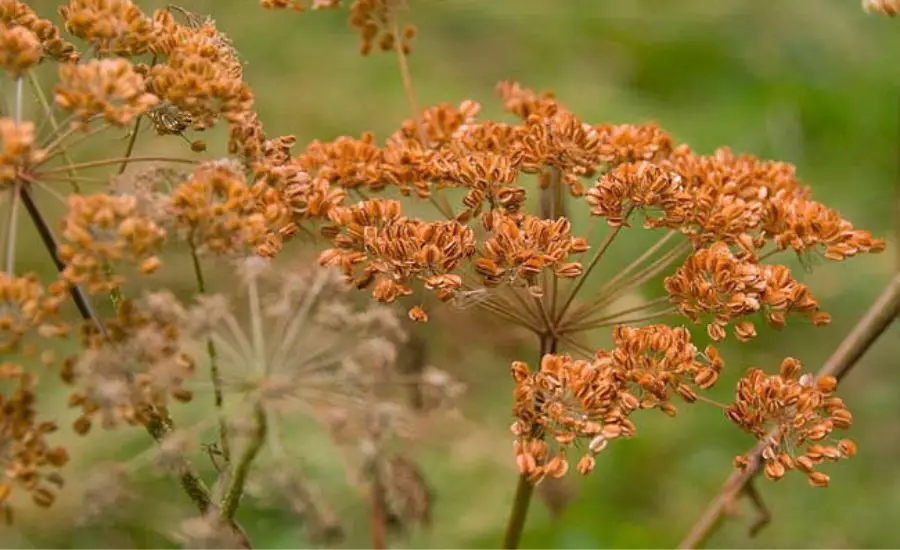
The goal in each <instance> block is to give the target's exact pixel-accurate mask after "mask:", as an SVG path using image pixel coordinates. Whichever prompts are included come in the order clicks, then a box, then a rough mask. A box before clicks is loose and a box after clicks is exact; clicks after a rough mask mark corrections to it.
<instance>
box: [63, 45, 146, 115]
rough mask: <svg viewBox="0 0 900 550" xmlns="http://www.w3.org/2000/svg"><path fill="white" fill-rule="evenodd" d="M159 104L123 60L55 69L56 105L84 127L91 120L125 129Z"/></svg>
mask: <svg viewBox="0 0 900 550" xmlns="http://www.w3.org/2000/svg"><path fill="white" fill-rule="evenodd" d="M158 101H159V100H158V99H157V97H156V96H154V95H153V94H151V93H148V92H147V91H146V83H145V82H144V78H143V77H142V76H141V75H140V74H138V73H137V72H135V70H134V67H133V66H132V65H131V63H129V62H128V61H126V60H124V59H101V60H92V61H89V62H87V63H79V64H74V63H71V64H65V65H60V67H59V85H58V86H57V88H56V103H57V104H58V105H59V106H60V107H62V108H63V109H65V110H67V111H72V112H73V114H74V115H75V117H76V120H77V121H78V122H80V123H81V124H82V125H84V126H85V128H86V127H87V124H88V123H89V122H91V121H92V120H93V119H94V118H95V117H102V118H103V120H105V121H106V122H109V123H110V124H114V125H116V126H125V125H126V124H128V123H129V122H131V121H132V120H134V118H135V117H138V116H140V115H142V114H144V113H146V112H147V111H148V110H149V109H151V108H152V107H154V106H155V105H156V104H157V102H158Z"/></svg>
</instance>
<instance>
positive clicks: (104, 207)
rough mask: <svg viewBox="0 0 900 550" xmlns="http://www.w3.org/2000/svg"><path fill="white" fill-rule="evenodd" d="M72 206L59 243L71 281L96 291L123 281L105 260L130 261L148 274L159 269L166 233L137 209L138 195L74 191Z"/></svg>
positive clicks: (102, 291) (69, 200)
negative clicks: (160, 253) (61, 242)
mask: <svg viewBox="0 0 900 550" xmlns="http://www.w3.org/2000/svg"><path fill="white" fill-rule="evenodd" d="M68 206H69V211H68V212H67V213H66V215H65V217H64V218H63V233H62V237H63V240H64V242H63V244H61V245H60V247H59V257H60V259H61V260H62V261H63V262H65V263H66V268H65V269H64V270H63V273H62V276H63V278H64V279H65V280H66V281H68V282H69V283H72V284H82V283H84V284H86V285H87V289H88V291H89V292H91V293H106V292H109V291H110V290H111V289H113V288H115V287H117V286H119V285H120V284H121V283H122V282H123V280H122V278H121V275H113V274H111V273H108V272H107V270H106V269H104V265H111V264H116V263H121V262H129V263H133V264H137V266H138V268H139V269H140V270H141V272H143V273H152V272H154V271H156V270H157V269H158V268H159V266H160V261H159V259H158V258H157V256H156V252H157V251H158V249H159V247H160V245H161V244H162V241H163V239H164V238H165V236H166V232H165V230H163V229H162V228H161V227H160V226H158V225H157V224H156V223H155V222H154V221H153V220H152V219H150V218H149V217H147V216H145V215H142V214H140V213H139V212H138V202H137V199H136V198H135V197H134V196H128V195H124V196H112V195H106V194H96V195H69V197H68Z"/></svg>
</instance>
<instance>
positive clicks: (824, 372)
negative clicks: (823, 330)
mask: <svg viewBox="0 0 900 550" xmlns="http://www.w3.org/2000/svg"><path fill="white" fill-rule="evenodd" d="M898 315H900V273H898V274H896V275H894V278H893V279H892V280H891V281H890V283H888V285H887V287H886V288H885V289H884V291H882V293H881V295H879V296H878V298H877V299H876V300H875V302H874V303H873V304H872V305H871V306H870V307H869V309H868V310H867V311H866V313H865V314H864V315H863V316H862V318H861V319H860V320H859V322H858V323H857V324H856V326H854V327H853V330H851V331H850V333H849V334H848V335H847V336H846V337H845V338H844V340H843V341H842V342H841V343H840V345H838V347H837V349H836V350H834V353H832V354H831V356H830V357H829V358H828V360H827V361H825V364H824V365H823V366H822V368H821V369H819V372H818V373H816V376H817V377H819V378H821V377H823V376H834V377H835V378H837V379H838V380H840V379H842V378H843V377H844V376H846V375H847V373H849V372H850V370H851V369H852V368H853V367H854V365H856V363H857V361H859V359H860V358H861V357H862V356H863V355H865V353H866V352H867V351H868V350H869V348H870V347H871V346H872V344H874V343H875V342H876V341H877V340H878V338H879V337H880V336H881V335H882V334H883V333H884V332H885V331H886V330H887V328H888V327H889V326H890V325H891V323H892V322H893V321H894V319H896V317H897V316H898ZM767 439H768V437H766V439H764V440H763V443H759V444H757V445H756V447H754V448H753V449H752V450H751V451H750V452H749V453H747V457H748V458H749V459H750V465H749V466H748V467H747V468H746V469H745V470H743V471H738V472H735V473H733V474H732V475H731V477H729V478H728V480H727V481H726V482H725V484H724V485H723V486H722V489H721V490H720V491H719V493H718V494H717V495H716V497H715V498H714V499H713V501H712V502H711V503H710V505H709V506H708V507H707V509H706V510H705V511H704V512H703V514H702V515H701V516H700V518H699V519H698V520H697V522H696V523H694V525H693V526H692V527H691V529H690V531H689V532H688V534H687V536H685V538H684V539H683V540H682V541H681V543H680V544H679V545H678V547H679V548H699V547H701V546H702V545H703V544H704V542H705V541H706V540H708V539H709V537H710V536H711V535H712V534H713V533H714V532H715V531H716V530H717V529H718V527H719V526H720V525H721V524H722V523H723V518H724V517H725V510H726V508H727V507H728V506H729V505H730V504H731V503H732V502H734V500H735V499H736V498H738V496H739V495H740V494H741V493H742V492H743V491H744V489H745V487H746V486H747V485H748V484H749V483H751V482H752V480H753V478H754V477H755V476H756V474H757V473H759V469H760V466H761V465H762V460H761V458H762V453H763V451H764V450H765V448H766V447H767V445H766V444H765V443H764V442H765V441H766V440H767Z"/></svg>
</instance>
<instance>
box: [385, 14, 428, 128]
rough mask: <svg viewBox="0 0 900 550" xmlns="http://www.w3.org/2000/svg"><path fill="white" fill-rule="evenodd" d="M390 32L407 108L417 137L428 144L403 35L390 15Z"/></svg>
mask: <svg viewBox="0 0 900 550" xmlns="http://www.w3.org/2000/svg"><path fill="white" fill-rule="evenodd" d="M391 33H393V35H394V50H396V52H397V61H398V62H399V64H400V77H401V78H402V79H403V90H404V91H405V92H406V100H407V101H408V102H409V108H410V109H412V113H413V122H415V124H416V128H417V129H418V131H419V139H420V140H421V141H422V145H425V146H427V145H428V135H427V134H426V133H425V128H423V127H422V125H421V124H419V116H420V113H419V102H418V101H416V90H415V89H414V88H413V83H412V76H411V74H410V72H409V62H408V61H407V59H406V52H404V51H403V40H402V38H403V36H402V35H401V34H400V28H399V27H398V26H397V20H396V19H395V18H393V17H391Z"/></svg>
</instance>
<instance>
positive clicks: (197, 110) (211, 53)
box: [147, 10, 253, 130]
mask: <svg viewBox="0 0 900 550" xmlns="http://www.w3.org/2000/svg"><path fill="white" fill-rule="evenodd" d="M181 11H183V10H181ZM156 19H157V25H159V26H160V27H161V28H162V29H164V30H163V31H162V33H163V34H164V35H165V36H166V37H168V39H167V40H165V41H161V43H160V44H159V45H158V53H159V54H160V55H162V56H164V57H165V62H164V63H158V64H156V65H154V66H152V67H150V69H149V72H148V77H147V78H148V87H149V89H150V91H151V92H153V93H154V94H155V95H156V96H158V97H159V98H160V99H161V100H163V101H165V102H167V104H168V105H170V106H171V107H170V108H172V107H174V108H176V109H178V117H180V118H183V119H184V120H190V123H191V126H192V127H193V128H194V129H196V130H203V129H206V128H209V127H211V126H212V125H213V124H214V123H215V121H216V119H217V118H218V117H219V116H222V117H223V118H225V119H226V120H227V121H228V122H229V123H231V124H237V123H240V122H241V121H242V120H243V119H244V118H246V117H249V116H251V114H250V113H251V109H252V106H253V92H252V91H251V90H250V88H249V87H248V86H247V85H246V84H245V83H244V82H243V80H242V73H243V67H242V65H241V62H240V60H239V59H238V57H237V52H236V51H235V49H234V47H233V46H232V45H231V42H230V40H229V39H228V38H227V37H226V36H225V35H224V34H222V33H221V32H220V31H219V30H218V29H217V28H216V26H215V22H214V21H212V20H211V19H209V18H207V19H205V20H204V19H200V18H198V17H197V16H195V15H193V14H188V25H181V24H179V23H177V22H176V21H175V20H174V17H172V15H171V13H169V12H160V13H158V14H157V17H156Z"/></svg>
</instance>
